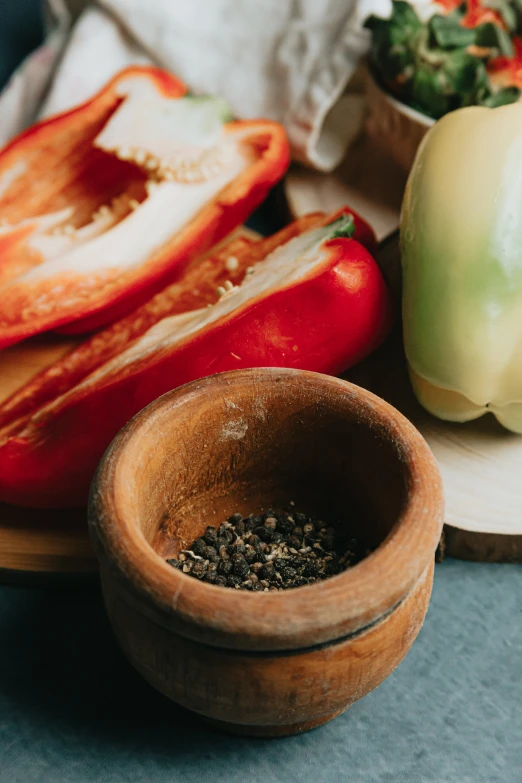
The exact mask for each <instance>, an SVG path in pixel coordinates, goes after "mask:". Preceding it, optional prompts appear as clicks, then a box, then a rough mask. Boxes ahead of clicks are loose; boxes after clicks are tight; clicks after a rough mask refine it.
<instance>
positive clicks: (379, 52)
mask: <svg viewBox="0 0 522 783" xmlns="http://www.w3.org/2000/svg"><path fill="white" fill-rule="evenodd" d="M482 2H483V5H484V6H486V5H487V7H489V8H491V9H493V10H495V11H497V12H498V13H499V14H501V16H502V18H503V19H504V20H505V23H506V26H507V27H508V29H509V30H511V31H512V30H514V29H515V27H516V25H517V18H518V15H519V16H520V18H522V0H514V1H512V0H482ZM465 14H466V4H465V3H462V4H461V5H460V6H459V7H458V8H457V9H455V10H454V11H452V12H451V13H448V14H442V13H440V14H434V15H433V16H432V17H431V19H429V21H428V22H426V23H424V22H422V21H421V20H420V19H419V17H418V16H417V13H416V11H415V9H414V8H413V7H412V6H411V5H410V4H409V3H407V2H404V1H403V0H392V14H391V17H390V18H389V19H381V18H379V17H376V16H371V17H369V19H368V20H367V21H366V24H365V26H366V27H367V28H368V29H369V30H371V33H372V48H371V61H372V68H373V72H374V74H375V76H376V77H377V79H378V81H380V82H381V83H382V84H383V86H384V87H385V88H386V89H388V90H389V91H390V92H391V93H392V94H393V95H396V96H397V97H398V98H399V99H400V100H402V101H403V102H404V103H406V104H408V105H410V106H412V107H413V108H415V109H418V110H419V111H421V112H423V113H424V114H427V115H428V116H430V117H433V118H434V119H438V118H439V117H442V115H443V114H446V113H447V112H448V111H452V110H453V109H458V108H460V107H461V106H472V105H483V106H491V107H495V106H502V105H504V104H505V103H512V102H513V101H515V100H518V99H519V97H520V94H521V91H520V90H519V89H518V88H516V87H508V88H504V89H501V90H498V89H496V88H495V87H494V86H493V85H492V83H491V82H490V79H489V76H488V72H487V69H486V63H487V62H488V61H489V60H490V59H493V58H495V57H498V56H504V57H512V56H513V52H514V47H513V43H512V41H511V38H510V35H509V33H508V32H506V30H504V29H503V28H502V27H501V26H500V25H498V24H494V23H492V22H488V23H486V24H481V25H478V26H477V27H474V28H470V27H464V26H463V24H462V21H463V19H464V16H465Z"/></svg>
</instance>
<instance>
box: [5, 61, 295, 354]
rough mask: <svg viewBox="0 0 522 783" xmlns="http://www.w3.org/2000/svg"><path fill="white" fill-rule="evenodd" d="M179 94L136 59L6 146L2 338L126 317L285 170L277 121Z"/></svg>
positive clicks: (75, 329) (169, 79)
mask: <svg viewBox="0 0 522 783" xmlns="http://www.w3.org/2000/svg"><path fill="white" fill-rule="evenodd" d="M185 93H186V87H185V85H184V84H183V83H182V82H180V81H179V80H178V79H176V78H175V77H174V76H171V75H170V74H168V73H166V72H164V71H161V70H159V69H157V68H147V67H135V68H129V69H127V70H125V71H122V72H121V73H120V74H119V75H118V76H116V77H115V78H114V79H113V80H112V81H111V82H109V84H108V85H107V86H106V87H105V88H104V89H103V90H102V91H101V92H100V93H99V94H98V95H96V96H95V97H94V98H92V99H91V100H90V101H88V102H87V103H85V104H83V105H82V106H79V107H78V108H75V109H73V110H72V111H69V112H66V113H65V114H61V115H59V116H57V117H54V118H52V119H50V120H46V121H44V122H41V123H39V124H37V125H35V126H33V127H32V128H30V129H29V130H27V131H25V132H24V133H22V134H21V135H20V136H19V137H18V138H16V139H15V140H14V141H12V142H11V143H10V144H9V145H8V146H7V147H6V148H5V149H4V150H3V151H2V152H1V153H0V218H1V221H2V224H1V225H0V348H2V347H6V346H8V345H11V344H13V343H15V342H18V341H19V340H22V339H24V338H26V337H29V336H30V335H32V334H36V333H38V332H42V331H46V330H49V329H56V328H58V327H64V325H66V326H67V331H69V332H70V333H83V332H87V331H92V330H93V329H97V328H100V327H102V326H105V325H106V324H108V323H111V322H113V321H114V320H116V319H117V318H120V317H122V316H123V315H124V314H126V313H128V312H130V311H131V310H133V309H134V308H135V307H137V306H138V305H140V304H141V303H143V302H144V301H146V300H147V299H149V298H150V297H151V296H152V295H153V294H155V293H156V292H157V291H159V290H161V289H162V288H163V287H164V286H165V285H166V284H167V283H169V282H171V281H173V280H175V279H176V278H177V277H179V275H180V274H181V272H182V270H183V268H184V266H185V265H186V264H187V263H188V262H189V261H190V260H191V259H192V258H194V257H196V256H197V255H200V254H201V253H203V252H205V251H206V250H208V249H209V248H211V247H212V246H213V245H215V244H217V242H219V241H220V240H221V239H222V238H223V237H224V236H226V235H227V234H228V233H230V231H232V230H233V229H234V228H235V227H236V226H237V225H239V224H240V223H242V222H243V221H244V220H245V219H246V218H247V217H248V215H249V214H250V213H251V212H252V211H253V209H255V207H256V206H257V205H258V204H260V203H261V201H262V200H263V199H264V197H265V196H266V194H267V192H268V190H269V189H270V188H271V187H272V186H273V185H274V184H275V183H276V182H277V181H278V180H279V179H280V178H281V176H282V175H283V173H284V171H285V170H286V168H287V165H288V162H289V148H288V142H287V139H286V136H285V132H284V129H283V127H282V126H281V125H278V124H277V123H274V122H270V121H265V120H248V121H244V122H227V121H225V117H224V111H225V109H224V105H223V104H222V102H220V101H218V100H216V99H209V98H204V97H193V96H186V95H185Z"/></svg>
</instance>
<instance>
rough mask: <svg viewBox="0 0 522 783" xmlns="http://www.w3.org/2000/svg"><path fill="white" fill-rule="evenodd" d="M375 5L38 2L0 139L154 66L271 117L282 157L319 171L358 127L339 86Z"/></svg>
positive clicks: (351, 97)
mask: <svg viewBox="0 0 522 783" xmlns="http://www.w3.org/2000/svg"><path fill="white" fill-rule="evenodd" d="M376 3H377V5H381V6H383V4H384V9H385V10H386V8H387V6H388V5H389V4H390V0H364V2H359V4H357V2H356V0H98V2H97V3H96V4H95V3H91V2H88V0H45V14H46V22H47V30H48V32H47V38H46V41H45V43H44V44H43V46H41V47H40V48H39V49H38V50H37V51H36V52H34V53H33V54H32V55H31V56H30V57H29V58H28V59H27V60H26V61H25V63H23V64H22V66H21V67H20V68H19V70H18V71H17V72H16V73H15V74H14V76H13V77H12V79H11V81H10V82H9V84H8V85H7V87H6V88H5V90H4V91H3V93H2V94H1V95H0V144H3V143H5V142H7V141H8V140H9V139H10V138H11V137H12V136H14V135H15V134H16V133H18V132H19V131H21V130H22V129H23V128H25V127H27V125H29V124H31V122H33V121H34V120H35V119H38V118H41V117H46V116H48V115H51V114H55V113H56V112H60V111H63V110H65V109H67V108H69V107H71V106H73V105H76V104H78V103H80V102H82V101H84V100H86V99H87V98H89V97H90V96H91V95H92V94H94V93H95V92H96V91H97V90H99V89H100V87H102V86H103V84H104V83H105V82H106V81H107V80H108V79H109V78H110V77H111V76H113V75H114V74H115V73H116V72H117V71H119V70H120V69H121V68H123V67H125V66H127V65H130V64H136V63H141V64H150V63H154V64H157V65H159V66H160V67H163V68H166V69H168V70H170V71H172V72H173V73H175V74H176V75H177V76H179V77H180V78H181V79H183V80H184V81H185V82H186V83H187V84H188V85H189V87H190V88H191V90H193V91H194V92H197V93H210V94H213V95H219V96H221V97H223V98H225V99H226V100H227V101H228V103H229V104H230V106H231V108H232V111H233V113H234V114H235V115H236V116H237V117H240V118H243V119H244V118H251V117H268V118H271V119H275V120H278V121H279V122H282V123H283V124H284V125H285V127H286V129H287V132H288V136H289V139H290V143H291V145H292V151H293V154H294V157H295V158H296V159H298V160H300V161H303V162H305V163H307V164H309V165H311V166H314V167H315V168H317V169H320V170H323V171H330V170H331V169H332V168H334V167H335V166H336V165H337V164H338V163H339V162H340V160H341V159H342V157H343V155H344V153H345V151H346V148H347V146H348V144H349V143H350V141H351V140H352V139H353V137H354V136H355V135H356V133H357V131H358V129H359V126H360V123H361V120H362V114H363V100H362V95H361V94H360V93H358V92H357V91H352V92H348V93H346V87H347V84H348V82H349V80H350V78H351V77H352V75H353V73H354V71H355V69H356V66H357V63H358V61H359V58H360V57H361V55H362V54H364V53H365V52H366V50H367V47H368V35H367V33H366V31H365V30H364V29H363V28H362V25H361V20H362V19H363V18H364V17H365V16H366V15H367V13H368V11H371V10H372V6H375V4H376Z"/></svg>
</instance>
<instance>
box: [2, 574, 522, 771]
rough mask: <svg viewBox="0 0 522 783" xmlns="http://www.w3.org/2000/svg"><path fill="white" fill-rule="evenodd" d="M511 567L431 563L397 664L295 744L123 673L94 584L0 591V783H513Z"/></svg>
mask: <svg viewBox="0 0 522 783" xmlns="http://www.w3.org/2000/svg"><path fill="white" fill-rule="evenodd" d="M521 607H522V569H521V568H520V567H518V566H514V565H483V564H475V563H464V562H458V561H449V560H448V561H446V562H445V563H443V564H442V565H439V566H437V568H436V578H435V587H434V593H433V599H432V603H431V606H430V609H429V611H428V615H427V619H426V622H425V624H424V627H423V629H422V631H421V633H420V635H419V637H418V639H417V641H416V642H415V644H414V646H413V648H412V650H411V652H410V653H409V655H408V656H407V657H406V659H405V660H404V661H403V663H402V664H401V665H400V666H399V668H398V669H397V670H396V671H395V672H394V674H392V675H391V676H390V677H389V678H388V680H386V682H384V683H383V684H382V685H381V686H380V687H379V688H378V689H377V690H376V691H374V692H373V693H371V694H369V695H368V696H367V697H366V698H365V699H363V700H362V701H360V702H358V703H357V704H355V705H354V706H353V707H352V708H351V709H350V710H348V711H347V712H346V713H344V715H341V716H340V717H339V718H337V719H336V720H334V721H333V722H331V723H329V724H327V725H326V726H323V727H322V728H320V729H316V730H315V731H312V732H310V733H308V734H304V735H301V736H298V737H290V738H286V739H280V740H259V739H244V738H236V737H233V736H229V735H227V734H225V733H222V732H220V731H217V730H214V729H211V728H209V727H208V726H207V725H206V724H205V723H203V722H202V721H200V720H199V718H197V717H196V716H193V715H191V714H190V713H188V712H186V711H185V710H183V709H181V708H180V707H177V706H176V705H173V704H171V703H170V702H168V701H167V700H166V699H165V698H164V697H163V696H161V695H159V694H157V693H156V692H155V691H153V690H152V688H150V686H148V685H147V684H146V683H145V682H144V681H143V680H142V679H141V678H140V676H139V675H138V674H136V673H135V672H134V670H133V669H132V668H131V666H130V665H129V664H128V663H127V661H126V660H125V658H124V657H123V655H122V653H120V651H119V649H118V647H117V644H116V642H115V640H114V638H113V636H112V633H111V630H110V628H109V626H108V621H107V619H106V617H105V613H104V609H103V605H102V601H101V597H100V594H99V592H98V590H97V588H96V587H95V586H93V587H90V588H82V589H78V588H70V589H61V590H49V589H38V590H36V589H27V588H15V587H3V588H0V783H178V781H179V783H207V781H208V782H209V783H245V782H248V783H268V782H270V783H271V782H272V781H273V783H345V782H346V783H409V782H410V781H411V782H412V783H428V781H429V782H430V783H431V782H432V781H433V783H520V781H522V678H521V663H520V661H521V650H522V623H521Z"/></svg>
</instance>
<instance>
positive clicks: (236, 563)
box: [230, 554, 250, 577]
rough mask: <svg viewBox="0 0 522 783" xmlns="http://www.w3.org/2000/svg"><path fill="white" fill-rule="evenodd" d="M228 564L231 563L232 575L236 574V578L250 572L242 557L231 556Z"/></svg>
mask: <svg viewBox="0 0 522 783" xmlns="http://www.w3.org/2000/svg"><path fill="white" fill-rule="evenodd" d="M230 562H231V563H232V571H233V573H234V574H236V576H243V577H245V576H246V575H247V574H248V572H249V571H250V566H249V564H248V563H247V561H246V560H245V558H244V557H243V555H240V554H237V555H232V557H231V558H230Z"/></svg>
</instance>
